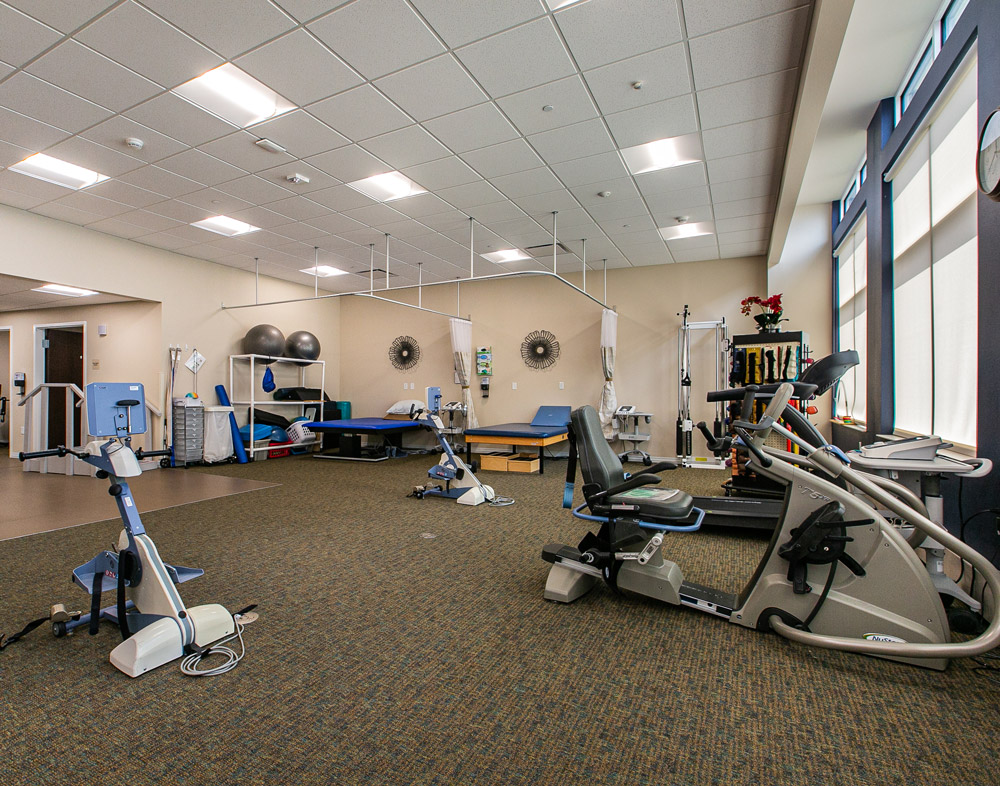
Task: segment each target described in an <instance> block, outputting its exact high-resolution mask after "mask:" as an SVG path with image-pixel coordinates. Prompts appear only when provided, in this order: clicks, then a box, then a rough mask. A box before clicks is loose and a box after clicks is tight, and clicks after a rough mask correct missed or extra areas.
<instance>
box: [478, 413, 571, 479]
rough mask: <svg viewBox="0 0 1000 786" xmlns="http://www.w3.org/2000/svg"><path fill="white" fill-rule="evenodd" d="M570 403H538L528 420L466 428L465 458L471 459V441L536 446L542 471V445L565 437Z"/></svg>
mask: <svg viewBox="0 0 1000 786" xmlns="http://www.w3.org/2000/svg"><path fill="white" fill-rule="evenodd" d="M569 412H570V407H539V408H538V412H536V413H535V417H534V418H532V420H531V422H530V423H501V424H500V425H499V426H480V427H479V428H467V429H466V430H465V433H464V437H465V461H466V463H469V462H471V461H472V443H473V442H477V443H481V444H487V445H511V446H512V447H533V448H538V474H539V475H541V474H542V473H543V472H545V448H546V446H548V445H555V444H556V443H558V442H565V441H566V440H567V439H569V425H568V424H569Z"/></svg>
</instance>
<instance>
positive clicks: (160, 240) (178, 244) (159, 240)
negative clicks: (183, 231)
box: [136, 232, 194, 251]
mask: <svg viewBox="0 0 1000 786" xmlns="http://www.w3.org/2000/svg"><path fill="white" fill-rule="evenodd" d="M136 242H137V243H142V244H143V245H144V246H155V247H156V248H162V249H165V250H167V251H176V250H177V249H179V248H185V247H186V246H192V245H194V243H192V242H191V241H190V240H189V239H187V238H181V237H177V236H176V235H171V234H168V233H166V232H156V233H154V234H152V235H144V236H143V237H139V238H136Z"/></svg>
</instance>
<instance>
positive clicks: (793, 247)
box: [767, 204, 833, 438]
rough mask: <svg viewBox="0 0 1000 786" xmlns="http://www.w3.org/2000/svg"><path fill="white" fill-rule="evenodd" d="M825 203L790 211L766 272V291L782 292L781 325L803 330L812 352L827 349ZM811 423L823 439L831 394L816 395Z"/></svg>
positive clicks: (829, 279) (829, 284)
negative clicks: (779, 251)
mask: <svg viewBox="0 0 1000 786" xmlns="http://www.w3.org/2000/svg"><path fill="white" fill-rule="evenodd" d="M831 243H832V239H831V219H830V205H829V204H821V205H800V206H799V207H797V208H796V209H795V213H794V214H793V215H792V222H791V225H790V227H789V231H788V237H787V239H786V240H785V246H784V250H783V252H782V254H781V259H780V260H779V262H778V264H776V265H773V266H771V267H770V268H768V271H767V285H768V291H769V292H770V293H771V294H775V293H778V292H782V293H784V298H782V300H783V303H784V306H785V313H784V315H785V316H786V317H788V322H786V323H783V325H784V326H786V329H790V330H805V331H806V332H807V333H809V341H810V345H811V347H812V357H813V358H814V359H816V360H819V359H820V358H822V357H826V356H827V355H829V354H830V353H831V352H832V351H833V274H832V272H831V271H832V269H833V267H832V265H833V263H832V262H831V256H830V254H831ZM816 405H817V407H818V409H819V413H818V414H817V415H816V416H815V417H814V418H813V422H814V423H816V425H817V426H818V427H819V428H820V430H821V431H822V432H823V433H824V434H825V435H826V436H827V437H828V438H829V436H830V424H829V420H830V416H831V412H832V409H831V405H832V399H831V394H830V393H827V394H826V395H824V396H823V397H822V398H820V399H818V400H817V402H816Z"/></svg>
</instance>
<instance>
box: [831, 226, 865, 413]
mask: <svg viewBox="0 0 1000 786" xmlns="http://www.w3.org/2000/svg"><path fill="white" fill-rule="evenodd" d="M867 240H868V224H867V220H866V217H865V216H861V218H859V219H858V221H857V223H856V224H855V225H854V228H853V229H852V230H851V234H849V235H848V236H847V237H846V238H845V239H844V242H843V243H841V244H840V247H839V248H838V249H837V250H836V252H835V253H834V256H836V258H837V331H838V332H837V349H838V350H840V351H843V350H846V349H856V350H857V351H858V355H860V357H861V362H860V363H859V364H858V365H857V366H855V367H854V368H852V369H850V370H849V371H848V372H847V373H846V374H844V376H843V377H842V378H841V380H840V384H839V385H838V386H837V392H836V397H835V399H834V415H835V416H836V417H838V418H841V419H844V420H847V419H850V420H852V421H854V422H856V423H864V422H865V420H866V416H865V400H866V397H867V394H868V375H867V367H866V361H865V358H866V354H867V352H866V349H867V344H868V304H867V297H868V295H867V292H868V246H867Z"/></svg>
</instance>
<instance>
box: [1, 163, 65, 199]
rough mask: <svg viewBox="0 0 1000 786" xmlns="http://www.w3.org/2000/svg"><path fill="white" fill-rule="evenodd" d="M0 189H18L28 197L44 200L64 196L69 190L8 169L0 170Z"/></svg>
mask: <svg viewBox="0 0 1000 786" xmlns="http://www.w3.org/2000/svg"><path fill="white" fill-rule="evenodd" d="M0 189H6V190H7V191H18V192H20V193H22V194H25V195H27V196H29V197H36V198H38V199H44V200H46V201H48V200H50V199H59V197H64V196H66V195H67V194H68V193H70V190H69V189H68V188H63V187H62V186H57V185H55V184H54V183H46V182H45V181H44V180H39V179H38V178H37V177H30V176H28V175H22V174H20V173H19V172H11V171H10V170H9V169H4V170H2V171H0Z"/></svg>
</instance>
